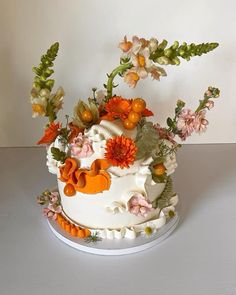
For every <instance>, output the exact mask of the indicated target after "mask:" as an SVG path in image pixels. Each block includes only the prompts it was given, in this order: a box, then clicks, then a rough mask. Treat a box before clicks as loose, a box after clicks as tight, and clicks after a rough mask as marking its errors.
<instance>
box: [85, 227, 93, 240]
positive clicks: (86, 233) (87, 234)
mask: <svg viewBox="0 0 236 295" xmlns="http://www.w3.org/2000/svg"><path fill="white" fill-rule="evenodd" d="M84 234H85V238H87V237H89V236H90V235H91V231H90V230H89V229H88V228H85V229H84Z"/></svg>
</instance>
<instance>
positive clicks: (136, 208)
mask: <svg viewBox="0 0 236 295" xmlns="http://www.w3.org/2000/svg"><path fill="white" fill-rule="evenodd" d="M152 209H153V208H152V204H150V203H149V202H148V201H147V200H146V199H145V197H144V196H143V195H142V194H140V193H135V194H134V195H133V196H132V197H131V199H130V200H129V202H128V210H129V212H130V213H131V214H134V215H136V216H141V217H146V216H147V214H148V213H149V212H150V211H151V210H152Z"/></svg>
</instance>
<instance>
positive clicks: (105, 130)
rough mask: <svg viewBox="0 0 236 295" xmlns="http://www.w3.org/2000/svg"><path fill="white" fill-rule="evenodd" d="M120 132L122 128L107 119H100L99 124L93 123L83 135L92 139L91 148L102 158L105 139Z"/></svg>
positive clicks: (120, 133) (121, 132)
mask: <svg viewBox="0 0 236 295" xmlns="http://www.w3.org/2000/svg"><path fill="white" fill-rule="evenodd" d="M122 134H123V130H122V128H120V127H119V126H117V125H116V124H114V123H113V122H110V121H107V120H102V121H101V122H100V124H96V125H93V126H92V127H91V128H90V129H89V130H87V131H86V132H85V135H86V136H87V137H88V138H89V139H90V140H91V141H92V147H93V150H94V152H95V153H96V154H97V156H98V157H99V158H104V154H105V145H106V141H107V139H109V138H111V137H113V136H120V135H122Z"/></svg>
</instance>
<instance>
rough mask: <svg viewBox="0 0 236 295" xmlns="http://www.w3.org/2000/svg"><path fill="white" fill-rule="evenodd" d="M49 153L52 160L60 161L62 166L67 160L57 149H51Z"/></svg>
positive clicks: (63, 153) (64, 154)
mask: <svg viewBox="0 0 236 295" xmlns="http://www.w3.org/2000/svg"><path fill="white" fill-rule="evenodd" d="M51 153H52V156H53V159H54V160H56V161H60V162H61V163H62V164H63V163H65V160H66V158H67V155H66V153H65V152H63V151H61V150H60V149H58V148H55V147H51Z"/></svg>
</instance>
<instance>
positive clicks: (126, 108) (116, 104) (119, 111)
mask: <svg viewBox="0 0 236 295" xmlns="http://www.w3.org/2000/svg"><path fill="white" fill-rule="evenodd" d="M105 110H106V111H107V114H108V116H110V117H112V118H114V119H116V118H120V119H121V120H125V119H126V118H127V117H128V114H129V112H130V111H131V100H129V99H125V98H123V97H121V96H114V97H112V98H111V99H109V101H108V102H107V103H106V105H105Z"/></svg>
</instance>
